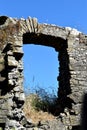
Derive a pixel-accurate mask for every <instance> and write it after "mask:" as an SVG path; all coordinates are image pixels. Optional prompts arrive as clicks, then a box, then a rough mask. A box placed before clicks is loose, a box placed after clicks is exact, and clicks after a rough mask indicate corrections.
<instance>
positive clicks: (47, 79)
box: [23, 44, 59, 96]
mask: <svg viewBox="0 0 87 130" xmlns="http://www.w3.org/2000/svg"><path fill="white" fill-rule="evenodd" d="M23 50H24V57H23V61H24V90H25V93H26V94H27V93H34V92H35V91H36V90H37V89H38V88H40V89H41V88H42V89H44V90H45V91H46V92H47V93H49V94H52V93H54V94H55V95H56V96H57V91H58V81H57V76H58V74H59V71H58V67H59V62H58V53H57V52H56V51H55V49H54V48H52V47H46V46H41V45H33V44H26V45H23Z"/></svg>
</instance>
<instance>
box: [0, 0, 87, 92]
mask: <svg viewBox="0 0 87 130" xmlns="http://www.w3.org/2000/svg"><path fill="white" fill-rule="evenodd" d="M0 15H7V16H10V17H16V18H21V17H24V18H27V17H28V16H31V17H36V18H38V22H40V23H49V24H56V25H58V26H63V27H66V26H67V27H72V28H76V29H78V30H79V31H82V32H83V33H86V34H87V0H15V1H14V0H13V1H12V0H1V1H0ZM24 53H25V55H24V74H25V78H24V79H25V82H24V84H25V86H26V87H28V86H29V87H30V86H31V87H33V86H35V85H39V86H41V87H46V88H45V89H46V90H47V87H49V86H54V87H55V88H56V86H57V81H56V76H57V74H58V72H57V71H58V62H57V53H56V52H55V50H54V49H53V48H44V47H41V46H39V47H38V46H32V45H28V46H27V45H26V46H24ZM41 57H43V58H42V59H41ZM48 59H50V60H48ZM44 63H45V64H44ZM46 63H47V64H46ZM41 66H42V67H41ZM40 74H41V75H40Z"/></svg>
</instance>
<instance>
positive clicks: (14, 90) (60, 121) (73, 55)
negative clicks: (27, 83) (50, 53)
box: [0, 16, 87, 130]
mask: <svg viewBox="0 0 87 130" xmlns="http://www.w3.org/2000/svg"><path fill="white" fill-rule="evenodd" d="M31 43H34V44H35V45H36V44H37V45H45V46H50V47H53V48H55V51H57V52H59V56H58V60H59V64H60V67H59V77H57V80H58V81H59V88H58V106H59V107H58V111H59V115H58V117H57V120H56V121H53V122H51V123H48V124H45V125H44V124H42V125H41V126H35V125H34V124H32V122H29V120H28V119H26V117H25V115H24V113H23V104H24V102H25V95H24V90H23V61H22V57H23V50H22V49H23V44H31ZM86 91H87V35H85V34H83V33H81V32H79V31H77V30H76V29H72V28H70V27H58V26H56V25H49V24H40V23H38V21H37V19H36V18H31V17H28V18H27V19H23V18H21V19H16V18H10V17H7V16H1V17H0V128H1V129H3V130H54V129H55V130H79V129H80V125H81V120H82V118H81V115H82V114H81V109H82V104H83V97H84V95H86Z"/></svg>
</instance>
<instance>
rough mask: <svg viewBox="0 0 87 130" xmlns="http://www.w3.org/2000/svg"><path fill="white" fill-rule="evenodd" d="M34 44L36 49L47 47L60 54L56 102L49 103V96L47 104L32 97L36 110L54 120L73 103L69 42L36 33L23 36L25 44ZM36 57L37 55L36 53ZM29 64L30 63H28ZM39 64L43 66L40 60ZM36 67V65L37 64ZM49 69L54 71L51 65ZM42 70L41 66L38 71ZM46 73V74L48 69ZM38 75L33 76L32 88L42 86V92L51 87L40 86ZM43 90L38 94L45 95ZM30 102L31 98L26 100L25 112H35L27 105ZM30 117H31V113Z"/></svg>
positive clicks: (36, 97)
mask: <svg viewBox="0 0 87 130" xmlns="http://www.w3.org/2000/svg"><path fill="white" fill-rule="evenodd" d="M32 43H33V44H34V46H35V48H37V47H36V46H37V45H40V46H47V47H50V48H53V49H54V50H55V51H56V53H57V54H58V56H57V61H56V62H57V63H58V61H59V64H58V66H57V70H56V71H57V77H56V79H55V80H56V81H57V80H58V81H59V82H57V88H56V89H58V91H57V98H56V100H55V102H52V103H53V104H51V100H50V102H48V100H47V97H48V95H46V96H45V100H46V101H47V102H42V99H41V98H39V97H38V96H37V95H34V97H32V96H31V98H32V99H35V100H33V101H34V102H33V105H34V106H35V105H36V106H35V109H36V110H37V111H38V110H40V109H41V110H43V111H44V112H49V113H50V114H51V115H52V116H53V118H54V117H56V116H58V115H59V114H60V113H61V112H63V111H64V108H65V107H66V105H67V107H68V104H69V107H71V101H70V100H68V99H67V95H68V94H69V93H70V91H71V90H70V84H69V79H70V74H69V58H68V52H67V41H66V40H63V39H61V38H59V37H53V36H47V35H43V34H34V33H26V34H24V35H23V44H28V45H29V46H30V45H31V44H32ZM26 46H27V45H26ZM27 48H28V47H27ZM33 48H34V47H33ZM33 52H34V51H33ZM24 53H25V52H24ZM41 53H42V51H41ZM42 54H43V53H42ZM44 54H45V55H46V53H44ZM35 55H36V53H35ZM39 55H40V56H41V54H39ZM45 57H47V56H45ZM28 58H29V57H28ZM36 59H37V58H36ZM49 59H51V58H49ZM26 61H27V60H26ZM34 61H35V60H34ZM31 62H32V60H30V63H31ZM45 62H46V60H45ZM27 63H28V61H27ZM39 64H41V62H40V60H39ZM28 65H29V63H28ZM35 65H36V63H35ZM49 68H51V69H52V68H53V67H50V65H49ZM58 68H59V71H58ZM40 69H43V67H42V66H40V67H39V69H38V70H40ZM44 71H45V72H46V69H45V70H44ZM27 72H28V71H27ZM50 72H51V71H50ZM58 73H59V74H58ZM37 75H39V74H36V76H35V74H33V75H32V76H31V78H32V84H33V85H31V86H36V87H37V86H41V89H42V90H43V86H46V87H47V88H48V87H49V86H47V85H43V84H40V83H39V82H36V81H35V80H36V77H37ZM50 75H51V74H50V73H49V77H48V78H46V79H49V78H50ZM58 75H59V76H58ZM44 76H45V77H46V76H47V72H46V73H45V74H44ZM25 81H26V80H25ZM27 86H29V88H30V87H31V86H30V85H29V84H28V85H27ZM29 88H28V89H29ZM32 88H33V87H32ZM47 88H45V91H46V89H47ZM41 89H40V91H39V90H36V94H38V93H39V94H40V95H41V96H42V95H43V94H42V93H41ZM33 90H34V89H33ZM46 94H47V93H46ZM30 101H31V100H30ZM37 101H39V102H37ZM28 102H29V98H26V102H25V110H24V111H27V110H28V112H29V111H30V109H31V110H33V108H32V107H31V108H30V104H29V106H28V105H26V104H27V103H28ZM37 104H38V105H37ZM53 105H54V106H53ZM37 106H39V108H40V109H39V108H37ZM26 108H27V110H26ZM25 113H26V112H25ZM28 115H29V117H30V113H29V114H28ZM33 115H35V113H33ZM39 115H41V113H39ZM26 116H27V114H26ZM42 117H44V116H42ZM45 117H46V116H45ZM47 117H48V115H47ZM27 118H28V116H27ZM30 118H31V117H30ZM34 118H35V117H34ZM36 118H37V116H36ZM47 119H48V118H47Z"/></svg>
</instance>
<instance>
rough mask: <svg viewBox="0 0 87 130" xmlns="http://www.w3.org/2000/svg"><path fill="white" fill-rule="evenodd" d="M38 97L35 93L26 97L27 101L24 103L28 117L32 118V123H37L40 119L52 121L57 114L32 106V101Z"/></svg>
mask: <svg viewBox="0 0 87 130" xmlns="http://www.w3.org/2000/svg"><path fill="white" fill-rule="evenodd" d="M36 98H37V95H35V94H33V95H30V96H27V97H26V101H25V104H24V113H25V116H26V117H27V119H31V121H32V123H34V124H37V123H38V122H39V121H41V122H43V121H49V120H50V121H51V120H53V119H55V116H53V115H52V114H50V113H48V112H43V111H41V110H39V111H37V110H35V108H34V107H33V106H32V102H33V100H34V99H36Z"/></svg>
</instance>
